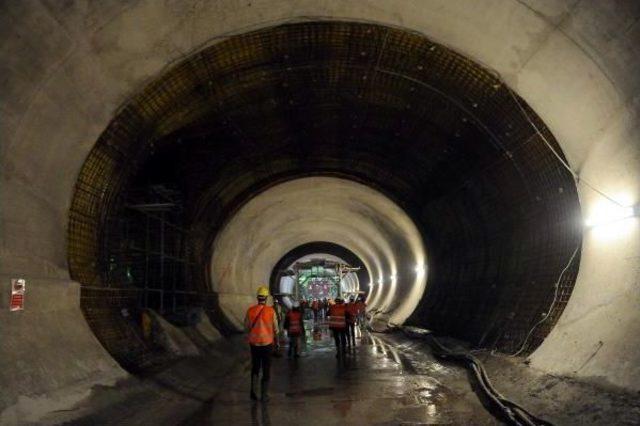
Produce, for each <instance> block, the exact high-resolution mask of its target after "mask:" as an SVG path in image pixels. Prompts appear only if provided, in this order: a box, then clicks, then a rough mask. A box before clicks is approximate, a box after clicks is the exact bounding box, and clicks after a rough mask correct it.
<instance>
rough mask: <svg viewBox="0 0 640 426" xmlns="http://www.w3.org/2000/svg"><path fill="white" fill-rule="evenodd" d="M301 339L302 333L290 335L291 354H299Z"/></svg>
mask: <svg viewBox="0 0 640 426" xmlns="http://www.w3.org/2000/svg"><path fill="white" fill-rule="evenodd" d="M299 341H300V335H299V334H298V335H291V334H290V335H289V356H290V357H291V356H298V355H299V353H300V351H299V350H298V342H299Z"/></svg>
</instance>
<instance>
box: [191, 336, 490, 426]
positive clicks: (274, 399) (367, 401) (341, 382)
mask: <svg viewBox="0 0 640 426" xmlns="http://www.w3.org/2000/svg"><path fill="white" fill-rule="evenodd" d="M309 325H310V326H311V324H309ZM311 328H312V327H309V328H307V329H308V330H309V329H311ZM309 334H310V335H311V333H309ZM414 345H415V343H406V341H403V340H402V339H398V338H394V337H393V336H382V335H372V334H369V333H364V334H363V335H361V336H359V337H358V339H357V344H356V347H355V348H352V349H351V350H350V351H349V352H348V354H347V356H346V357H345V358H344V359H336V358H335V356H334V354H335V350H334V347H333V340H332V339H331V338H330V336H329V334H328V330H327V329H326V327H325V326H323V327H322V328H321V338H320V340H314V339H313V338H312V336H308V337H307V340H306V342H305V345H304V347H303V353H302V356H301V357H300V358H298V359H288V358H286V357H282V358H274V360H273V366H272V385H271V401H270V402H269V403H266V404H263V403H259V402H258V403H254V402H251V401H250V400H249V399H248V389H249V373H248V371H245V372H244V373H246V374H243V375H242V376H239V375H232V376H229V377H227V378H226V379H225V383H224V384H223V385H222V386H223V388H224V389H225V391H224V392H221V393H220V394H219V395H218V396H217V397H216V398H214V399H213V400H212V401H211V402H210V403H207V404H204V405H203V407H202V408H201V409H200V410H198V412H196V413H195V414H194V415H193V416H191V417H190V418H189V419H188V420H187V421H185V422H184V424H190V425H191V424H233V425H244V424H254V425H271V424H274V425H286V424H305V425H316V424H317V425H331V424H341V425H345V424H348V425H351V424H353V425H364V424H376V425H397V424H403V425H415V424H497V423H498V422H497V421H496V420H495V419H494V418H493V417H491V415H490V414H489V413H487V412H486V411H485V410H484V408H483V407H482V405H481V404H480V402H479V401H478V400H477V398H476V396H475V395H474V394H473V393H472V391H471V389H470V387H469V386H468V383H466V381H467V377H466V373H465V372H464V371H462V370H459V369H457V368H455V367H448V366H443V365H442V364H439V363H438V361H436V360H435V359H433V358H432V357H430V355H429V354H428V352H425V351H422V350H418V348H415V347H413V346H414ZM283 352H284V353H285V354H286V352H285V351H283Z"/></svg>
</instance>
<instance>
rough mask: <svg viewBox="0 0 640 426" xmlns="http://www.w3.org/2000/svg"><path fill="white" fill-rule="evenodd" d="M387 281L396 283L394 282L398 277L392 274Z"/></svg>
mask: <svg viewBox="0 0 640 426" xmlns="http://www.w3.org/2000/svg"><path fill="white" fill-rule="evenodd" d="M389 279H390V280H391V282H396V280H397V279H398V276H397V275H396V274H392V275H391V276H390V277H389Z"/></svg>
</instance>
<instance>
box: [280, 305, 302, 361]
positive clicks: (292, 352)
mask: <svg viewBox="0 0 640 426" xmlns="http://www.w3.org/2000/svg"><path fill="white" fill-rule="evenodd" d="M284 328H285V330H287V335H288V336H289V352H288V353H289V358H291V357H292V356H293V357H295V358H299V357H300V349H299V347H300V345H299V344H298V343H299V341H300V336H304V320H303V318H302V312H301V311H300V303H299V302H293V307H292V309H291V310H290V311H289V312H287V315H286V317H285V320H284Z"/></svg>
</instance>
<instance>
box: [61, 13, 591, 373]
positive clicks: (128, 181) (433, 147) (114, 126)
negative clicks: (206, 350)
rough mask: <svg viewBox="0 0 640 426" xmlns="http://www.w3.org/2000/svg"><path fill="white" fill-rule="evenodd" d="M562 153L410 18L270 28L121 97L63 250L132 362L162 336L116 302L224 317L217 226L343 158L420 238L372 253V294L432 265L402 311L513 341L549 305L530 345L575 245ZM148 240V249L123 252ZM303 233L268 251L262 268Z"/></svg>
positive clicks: (91, 163) (353, 175)
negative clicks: (153, 337)
mask: <svg viewBox="0 0 640 426" xmlns="http://www.w3.org/2000/svg"><path fill="white" fill-rule="evenodd" d="M520 107H522V108H523V109H524V111H525V112H526V114H523V113H522V111H521V108H520ZM532 123H533V124H534V125H535V127H533V126H532ZM543 138H544V139H543ZM545 140H546V141H549V143H550V146H547V143H546V142H545ZM556 155H558V156H559V157H560V158H562V159H563V160H564V156H563V154H562V151H561V149H560V147H559V145H558V144H557V142H556V141H555V139H554V137H553V135H552V134H551V132H550V131H549V130H548V129H547V127H546V126H545V125H544V123H543V122H542V120H541V119H540V118H539V117H538V116H537V115H536V114H535V112H534V111H533V110H532V109H531V108H529V107H528V106H527V104H526V102H525V101H524V100H523V99H519V98H518V97H517V95H515V94H514V93H513V92H512V91H511V89H510V88H509V87H507V86H506V84H505V83H504V82H503V81H501V80H500V79H499V78H498V77H497V76H496V75H495V74H494V73H493V72H491V71H490V70H487V69H485V68H483V67H482V66H481V65H479V64H477V63H475V62H474V61H472V60H471V59H469V58H467V57H465V56H463V55H461V54H459V53H457V52H455V51H453V50H451V49H449V48H447V47H446V46H443V45H441V44H438V43H436V42H434V41H432V40H429V39H427V38H426V37H424V36H423V35H421V34H417V33H414V32H410V31H407V30H404V29H402V28H394V27H388V26H383V25H376V24H370V23H358V22H343V21H327V22H300V23H294V24H286V25H279V26H275V27H269V28H265V29H261V30H257V31H253V32H250V33H246V34H241V35H237V36H232V37H229V38H227V39H224V40H222V41H219V42H217V43H215V44H213V45H211V46H208V47H206V48H204V49H202V50H199V51H197V52H194V53H193V54H191V55H190V56H188V57H187V58H185V59H184V60H183V61H181V62H180V63H178V64H176V65H175V66H173V67H172V68H170V69H168V70H167V71H166V72H164V73H163V74H162V75H160V76H159V77H158V78H157V79H156V80H154V81H152V82H151V83H149V84H148V85H147V86H146V87H144V88H143V89H142V90H141V91H140V92H139V93H138V94H135V95H134V96H132V98H131V99H129V100H128V101H127V102H126V103H125V104H124V105H123V106H122V108H121V109H120V110H119V111H118V113H117V115H116V117H114V119H113V120H112V122H111V123H110V124H109V126H108V128H107V129H106V130H105V131H104V132H103V134H102V135H101V136H100V138H99V140H98V141H97V143H96V145H95V146H94V147H93V149H92V150H91V152H90V154H89V156H88V158H87V159H86V161H85V163H84V166H83V168H82V170H81V173H80V175H79V177H78V180H77V182H76V190H75V193H74V197H73V200H72V205H71V208H70V218H69V229H68V232H69V249H68V255H69V269H70V273H71V276H72V278H73V279H75V280H77V281H78V282H80V283H81V285H82V294H81V304H82V309H83V311H84V314H85V317H86V318H87V321H88V322H89V324H90V325H91V327H92V329H93V330H94V332H95V334H96V336H97V337H98V339H99V340H100V341H101V343H102V344H103V346H105V348H106V349H107V350H108V351H109V352H110V353H111V354H112V355H113V356H114V357H115V358H116V359H117V360H118V361H119V362H120V363H121V364H122V365H123V366H125V367H126V368H129V369H135V368H143V367H144V366H145V365H146V364H148V363H153V362H152V361H150V360H153V359H155V358H154V357H153V356H149V353H152V352H153V348H150V347H149V346H148V345H147V344H145V343H144V341H143V340H141V339H139V336H138V334H139V331H138V329H137V327H138V324H137V321H132V320H131V319H130V318H128V317H126V315H125V314H124V313H123V312H135V309H138V308H140V307H145V306H146V307H149V308H152V309H157V310H159V311H163V312H165V313H166V312H171V310H173V311H179V310H180V309H182V308H185V309H186V308H191V307H194V306H197V307H200V308H202V309H204V310H205V312H207V313H208V315H209V316H210V318H211V319H212V321H213V322H214V323H215V324H216V325H217V326H218V327H219V328H221V329H223V330H228V331H233V330H234V328H237V327H234V322H235V323H237V322H238V318H237V316H238V315H236V314H234V315H235V317H236V318H233V317H234V315H230V314H229V312H232V311H234V310H239V309H240V307H239V306H240V305H242V304H243V303H245V302H246V301H247V300H248V299H251V298H252V296H253V295H252V294H251V293H250V292H247V291H246V289H245V288H242V289H240V290H241V291H239V292H236V293H234V292H232V291H230V292H221V291H220V282H221V281H223V278H224V277H223V276H221V275H217V274H216V272H215V271H216V270H219V271H224V270H225V267H228V266H229V265H222V266H221V268H219V269H216V268H212V267H211V264H212V263H215V262H216V261H218V260H219V259H224V258H225V253H226V252H228V251H229V250H230V245H229V244H224V245H217V244H216V241H220V236H221V233H222V232H223V230H224V229H225V228H226V227H227V226H228V224H229V223H230V222H232V221H233V220H234V218H237V216H238V213H239V212H240V211H241V210H242V208H243V207H244V206H246V205H247V204H248V203H250V202H251V201H252V200H254V199H256V198H257V197H259V195H260V194H264V193H266V192H268V191H269V190H270V189H272V188H277V187H278V186H279V185H280V184H283V183H284V184H286V183H287V182H295V180H294V179H298V180H300V178H304V177H313V176H316V177H341V178H346V179H348V180H349V181H352V182H358V183H359V184H362V185H363V186H365V187H368V188H373V189H375V190H376V191H379V192H380V193H381V194H384V195H385V196H386V197H388V198H389V199H391V200H393V202H394V203H395V204H396V205H397V206H398V209H399V210H401V211H402V212H403V213H404V214H406V216H407V217H408V218H410V221H411V222H412V223H414V224H415V227H416V229H417V231H418V233H419V236H420V238H421V240H422V241H423V242H424V246H425V248H426V251H427V252H428V253H429V259H428V262H427V261H426V260H425V262H424V264H420V262H418V264H417V262H416V261H415V260H413V259H412V260H411V262H406V265H405V266H404V268H405V270H402V271H393V270H392V269H387V268H382V267H380V266H373V265H366V266H367V270H368V272H369V275H370V280H369V279H367V283H369V284H370V285H371V288H370V289H369V299H370V300H371V301H372V302H375V303H374V304H380V305H381V306H387V307H389V306H393V305H394V304H396V303H399V301H398V300H393V296H389V297H391V298H390V299H388V298H387V296H388V295H389V294H394V293H393V292H388V291H387V290H381V289H386V288H393V287H397V286H398V283H397V281H398V280H399V278H400V277H405V276H406V277H409V276H411V277H412V279H414V278H415V276H416V275H420V274H424V273H425V272H426V270H427V269H428V275H429V283H428V284H429V285H428V286H427V288H426V290H425V291H424V295H423V294H422V292H420V294H419V295H418V296H412V297H414V298H415V297H417V298H418V299H419V300H413V301H411V302H412V303H414V302H415V305H416V308H415V310H413V312H412V313H411V315H410V316H408V318H406V323H408V324H413V325H419V326H423V327H428V328H431V329H434V330H436V331H437V332H438V333H442V334H448V335H452V336H455V337H458V338H461V339H464V340H467V341H469V342H471V343H472V344H474V345H477V346H479V347H490V348H496V349H498V350H501V351H504V352H513V351H515V350H516V349H518V348H519V347H520V345H522V344H523V341H524V340H525V336H527V333H529V331H530V330H531V327H532V326H533V325H534V324H536V323H537V322H538V321H539V320H540V318H541V316H544V317H545V318H546V321H545V322H544V324H543V325H542V326H540V327H537V328H536V329H535V332H534V333H533V335H532V336H531V338H530V339H528V340H527V342H526V348H525V349H526V350H525V351H524V353H530V352H531V351H533V350H534V349H535V348H536V347H537V346H538V345H539V344H540V343H541V342H542V341H543V340H544V338H545V337H546V335H547V334H548V333H549V332H550V330H551V329H552V327H553V325H554V324H555V323H556V321H557V320H558V318H559V316H560V314H561V313H562V310H563V309H564V306H565V305H566V303H567V301H568V299H569V297H570V295H571V291H572V288H573V285H574V283H575V279H576V275H577V270H578V265H579V260H580V251H579V249H578V247H579V246H580V243H581V238H582V228H581V226H580V222H581V221H580V204H579V200H578V196H577V190H576V186H575V182H574V180H573V177H572V175H571V174H570V172H569V171H567V170H566V169H565V168H564V167H563V166H562V164H560V163H559V162H558V158H557V157H556ZM140 197H142V198H140ZM154 209H156V210H154ZM162 209H168V210H162ZM363 214H366V211H365V212H364V213H363ZM150 215H153V217H150ZM158 216H159V217H160V218H161V219H162V218H164V221H162V220H160V221H156V219H157V217H158ZM258 218H259V216H258V215H256V216H255V217H254V220H258ZM369 220H370V221H371V223H376V222H377V221H379V216H376V215H370V216H369ZM147 221H151V222H152V224H151V225H149V226H150V230H149V232H148V233H147V231H146V226H147V225H146V224H147ZM167 221H168V222H167ZM156 222H157V223H156ZM142 224H144V227H143V226H141V225H142ZM161 227H165V230H167V229H170V231H169V233H168V234H166V236H165V238H167V240H166V241H165V242H164V243H163V244H159V245H157V247H158V248H159V249H160V248H161V249H162V251H164V250H165V249H166V248H167V247H168V245H171V244H173V245H172V248H171V250H168V251H166V252H164V254H162V253H161V254H160V256H159V257H161V258H162V261H161V262H160V261H158V259H157V257H158V256H156V254H157V253H159V252H158V251H157V250H155V249H153V244H154V243H153V241H150V242H146V241H147V240H146V238H150V239H151V240H153V239H152V238H151V236H153V237H159V235H158V234H160V232H159V229H160V228H161ZM143 228H144V229H145V231H143ZM178 229H179V232H178V231H177V230H178ZM381 229H382V230H383V233H384V232H385V231H384V230H385V227H384V226H381ZM154 230H155V231H154ZM174 231H175V232H174ZM386 237H387V239H388V240H392V239H393V232H391V233H387V235H386ZM143 240H144V241H145V243H144V244H145V245H144V247H145V250H146V251H147V252H148V253H147V255H148V256H149V257H150V258H152V259H146V260H145V262H146V263H145V265H147V263H148V262H150V263H153V264H154V265H155V266H154V267H151V268H147V266H145V268H144V269H142V268H140V267H134V266H132V263H133V262H139V261H140V259H141V257H140V256H139V254H135V253H136V249H139V248H140V247H141V246H142V241H143ZM169 240H170V241H174V240H175V242H174V243H169ZM319 240H320V241H322V240H323V238H322V237H317V238H314V239H313V240H309V241H306V242H305V243H314V242H317V241H319ZM262 243H263V248H265V249H267V248H268V243H269V241H268V240H265V241H263V242H262ZM298 246H300V244H296V245H292V246H291V247H286V248H285V247H284V246H283V247H282V248H281V251H280V252H279V253H277V255H276V254H274V256H276V258H274V259H273V260H272V261H271V263H270V264H269V265H265V266H264V269H265V270H267V269H268V272H267V274H266V276H264V278H263V279H264V280H265V281H268V280H270V278H273V271H275V269H274V265H276V264H278V259H281V258H283V256H285V257H286V254H287V252H289V251H290V250H295V248H296V247H298ZM152 249H153V250H152ZM574 251H575V252H576V255H575V256H573V257H572V256H571V255H572V253H573V252H574ZM149 252H153V253H149ZM169 253H170V256H171V257H173V258H175V259H170V258H169V255H168V254H169ZM373 257H375V256H373ZM135 259H138V260H135ZM569 259H572V260H573V261H572V262H570V263H568V262H569ZM250 261H251V258H247V259H245V260H244V262H245V263H246V264H249V263H250ZM163 262H164V264H163ZM161 265H164V266H162V267H161ZM138 266H139V264H138ZM165 268H166V269H165ZM563 269H566V272H565V273H564V274H562V276H561V278H562V279H561V280H560V281H559V282H557V281H558V277H560V273H561V272H562V271H563ZM141 271H144V272H141ZM169 271H171V272H169ZM380 271H384V272H380ZM154 274H155V275H154ZM169 277H171V278H169ZM361 282H364V281H361ZM145 283H146V284H145ZM257 284H258V283H257V282H249V283H244V284H243V285H246V286H247V287H252V288H253V287H254V286H255V285H257ZM271 285H273V282H271ZM158 290H161V291H158ZM236 290H238V289H237V288H236ZM159 294H163V296H162V297H160V296H159ZM165 297H166V299H165ZM552 301H553V302H554V303H552ZM232 305H233V306H234V307H233V308H232V307H231V306H232ZM245 307H246V306H242V309H244V308H245ZM549 307H553V309H552V311H548V309H549ZM383 310H384V309H383ZM403 321H404V320H403Z"/></svg>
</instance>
